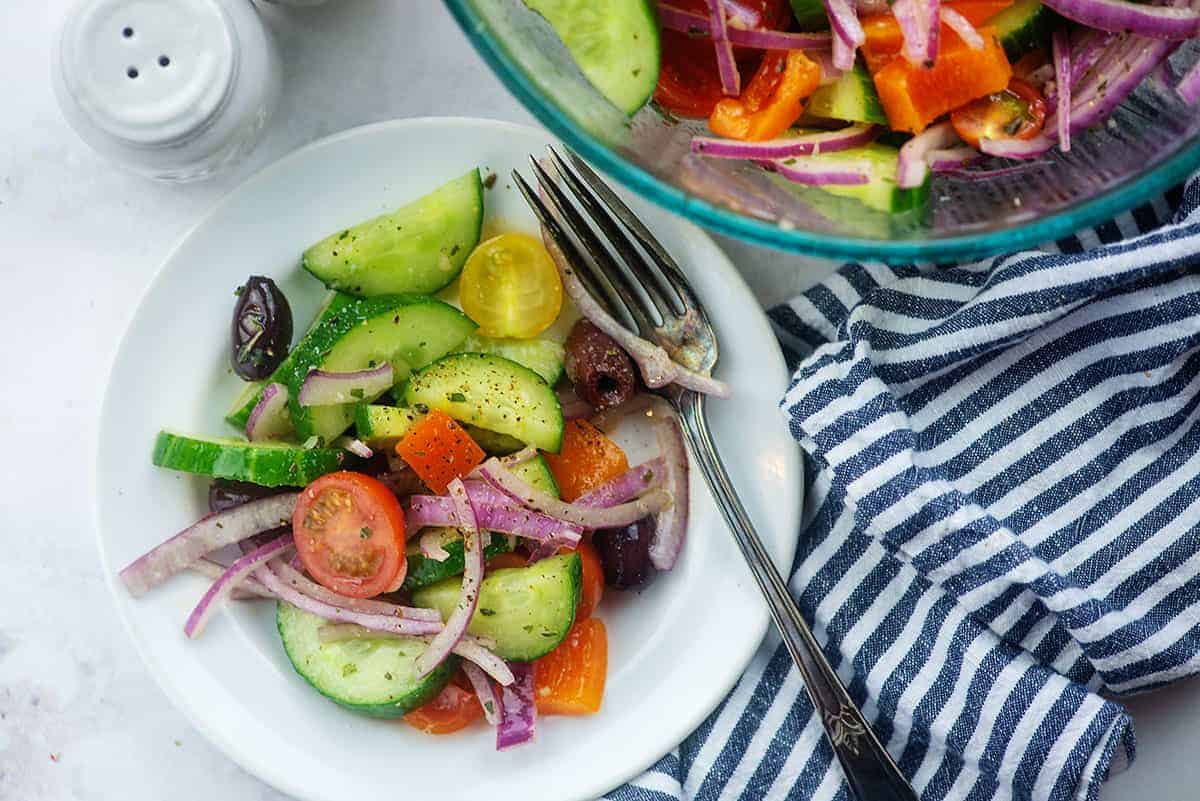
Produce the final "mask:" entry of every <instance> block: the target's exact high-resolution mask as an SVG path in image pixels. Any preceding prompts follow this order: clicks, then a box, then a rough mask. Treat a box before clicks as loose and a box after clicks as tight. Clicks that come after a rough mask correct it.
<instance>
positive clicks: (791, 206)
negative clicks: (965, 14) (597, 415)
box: [445, 0, 1200, 263]
mask: <svg viewBox="0 0 1200 801" xmlns="http://www.w3.org/2000/svg"><path fill="white" fill-rule="evenodd" d="M445 3H446V5H447V7H448V8H449V9H450V12H451V13H452V14H453V15H454V17H455V19H456V20H457V21H458V23H459V25H461V26H462V29H463V30H464V31H465V32H466V34H467V38H468V39H470V40H471V43H472V44H473V45H474V47H475V49H476V50H478V51H479V53H480V54H481V55H482V56H483V58H484V60H485V61H486V62H487V63H488V65H489V66H490V67H491V69H492V70H493V71H494V72H495V73H496V74H497V75H498V76H499V77H500V79H501V80H502V81H503V82H504V84H505V85H506V86H507V87H508V88H509V90H510V91H512V93H513V94H514V95H516V97H517V99H518V100H520V101H521V102H522V103H523V104H524V105H525V106H526V107H527V108H528V109H529V110H530V111H531V112H533V114H534V115H535V116H536V117H537V118H538V119H539V120H541V122H542V123H543V124H544V125H545V126H546V127H547V128H549V129H550V130H551V131H552V132H553V133H554V134H555V135H556V136H558V137H559V138H560V139H562V140H563V141H564V142H566V143H567V144H568V145H570V146H571V147H572V148H574V149H575V150H576V152H578V153H579V154H580V155H582V156H583V157H585V158H586V159H588V160H589V161H591V162H592V163H593V164H595V165H597V166H598V167H600V168H601V169H602V170H604V171H605V172H607V173H609V174H610V175H612V176H614V177H615V178H617V179H618V180H619V181H621V182H622V183H624V184H625V185H626V186H628V187H630V188H631V189H633V190H634V191H636V192H638V193H640V194H641V195H643V196H645V197H646V198H648V199H650V200H651V201H653V202H656V203H658V204H660V205H662V206H664V207H666V208H668V209H670V210H672V211H675V212H677V213H679V214H681V215H683V216H685V217H688V218H690V219H692V220H694V221H695V222H697V223H700V224H701V225H703V226H706V227H708V228H710V229H712V230H714V231H719V232H720V233H723V234H727V235H729V236H733V237H737V238H739V239H742V240H745V241H747V242H752V243H755V244H759V245H767V246H770V247H774V248H778V249H780V250H786V251H793V252H796V253H803V254H806V255H815V256H825V257H830V258H836V259H851V260H859V259H869V260H882V261H887V262H889V263H908V262H914V261H937V262H945V261H951V260H963V259H968V258H977V257H982V256H986V255H991V254H995V253H1001V252H1011V251H1014V250H1019V249H1021V248H1023V247H1027V246H1030V245H1036V244H1038V243H1041V242H1046V241H1049V240H1052V239H1057V238H1059V237H1062V236H1065V235H1067V234H1070V233H1073V232H1074V231H1077V230H1079V229H1080V228H1085V227H1088V226H1091V225H1095V224H1096V223H1099V222H1102V221H1104V220H1106V219H1109V218H1111V217H1113V216H1114V215H1116V214H1119V213H1121V212H1123V211H1127V210H1129V209H1131V208H1133V207H1135V206H1137V205H1139V204H1141V203H1142V202H1144V201H1146V200H1148V199H1150V198H1152V197H1153V196H1155V195H1156V194H1158V193H1161V192H1163V191H1164V190H1166V189H1167V188H1168V187H1170V186H1171V185H1173V184H1175V183H1177V182H1179V181H1180V180H1182V179H1183V178H1185V177H1186V176H1187V175H1188V174H1189V173H1190V172H1191V171H1192V170H1194V169H1195V168H1196V167H1197V165H1200V109H1197V108H1195V107H1188V106H1186V105H1185V104H1184V103H1183V102H1182V101H1181V100H1180V99H1179V98H1178V96H1177V95H1176V94H1175V93H1174V92H1173V91H1172V90H1170V89H1169V88H1167V87H1166V86H1165V85H1164V84H1163V83H1162V82H1161V79H1160V78H1158V77H1151V78H1149V79H1147V80H1146V81H1144V82H1143V83H1142V86H1141V87H1139V88H1138V90H1137V91H1136V92H1135V93H1134V94H1133V95H1132V96H1131V97H1130V98H1129V99H1127V100H1126V102H1125V103H1124V104H1123V105H1122V106H1121V108H1120V109H1118V111H1117V113H1116V114H1114V115H1113V116H1112V117H1111V118H1110V119H1109V121H1108V123H1106V124H1105V125H1102V126H1099V127H1097V128H1096V129H1093V130H1090V131H1087V132H1086V133H1084V134H1082V135H1078V136H1075V137H1073V138H1072V148H1071V152H1070V153H1069V154H1065V155H1064V154H1062V153H1059V152H1057V150H1056V151H1053V153H1052V154H1048V155H1047V157H1045V159H1044V160H1043V162H1042V163H1040V164H1039V165H1037V166H1034V167H1031V168H1029V169H1027V170H1024V171H1021V172H1019V173H1016V174H1009V175H1003V176H999V177H994V178H988V179H986V180H973V181H967V180H963V179H957V178H947V177H942V176H938V177H935V178H934V182H933V187H932V190H931V193H930V195H931V202H930V206H929V208H928V210H926V211H925V212H924V213H922V214H920V215H917V214H915V213H910V214H908V215H889V214H884V213H882V212H876V211H874V210H871V209H868V208H867V207H865V206H863V205H861V204H859V203H857V202H855V201H851V200H845V199H840V198H835V197H833V196H832V195H829V194H827V193H825V192H822V191H821V190H819V189H813V188H807V187H798V186H795V185H792V184H788V183H787V182H786V181H785V180H784V179H782V178H780V177H778V176H773V175H771V174H769V173H767V172H765V171H764V170H761V169H759V168H757V167H754V166H751V165H747V164H740V163H737V162H731V161H724V160H717V159H704V158H701V157H698V156H693V155H691V154H690V153H689V148H688V145H689V140H690V139H691V137H692V135H693V134H695V133H698V132H700V131H701V130H702V129H703V123H702V122H695V121H685V120H678V119H675V118H672V117H671V116H670V115H667V114H664V113H663V112H661V111H660V110H659V109H658V108H656V107H655V106H654V105H653V104H650V105H648V106H646V107H645V108H643V109H641V110H640V111H639V112H638V113H637V114H636V115H634V116H633V117H632V118H628V117H626V116H625V115H624V114H622V113H621V112H620V111H619V110H617V109H616V108H615V107H613V106H612V105H610V104H609V103H608V102H607V101H606V100H605V99H604V98H603V97H601V96H600V94H599V93H597V92H596V90H595V89H593V88H592V86H591V85H590V84H589V83H588V82H587V80H586V79H585V78H584V77H583V75H582V73H581V72H580V71H579V70H578V68H577V67H576V66H575V64H574V62H573V61H572V60H571V58H570V56H569V55H568V53H567V51H566V49H565V48H564V47H563V46H562V44H561V43H560V42H559V40H558V37H557V36H556V35H555V34H554V32H553V30H551V29H550V27H549V25H547V24H546V22H545V21H544V20H543V19H542V18H541V17H540V16H538V15H537V14H535V13H534V12H532V11H530V10H529V9H528V8H526V7H525V5H524V4H523V3H522V2H521V0H445ZM1198 56H1200V47H1198V46H1197V44H1196V42H1189V43H1186V44H1185V45H1184V47H1182V48H1180V50H1179V51H1177V52H1176V53H1175V55H1174V56H1173V57H1172V60H1171V65H1172V67H1173V68H1174V71H1175V73H1176V74H1181V72H1182V71H1183V70H1186V69H1187V68H1188V67H1189V66H1190V65H1191V64H1192V63H1194V62H1195V61H1196V59H1197V57H1198ZM985 166H988V165H985ZM992 166H994V165H992Z"/></svg>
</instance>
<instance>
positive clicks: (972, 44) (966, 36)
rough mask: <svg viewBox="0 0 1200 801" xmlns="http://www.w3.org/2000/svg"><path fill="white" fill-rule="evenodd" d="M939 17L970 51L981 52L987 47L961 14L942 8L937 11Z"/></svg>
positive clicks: (951, 9) (973, 27)
mask: <svg viewBox="0 0 1200 801" xmlns="http://www.w3.org/2000/svg"><path fill="white" fill-rule="evenodd" d="M939 17H940V18H941V20H942V22H944V23H946V27H947V28H949V29H950V30H952V31H954V32H955V33H957V34H958V38H959V39H962V40H963V44H965V45H966V46H967V47H969V48H970V49H972V50H982V49H983V48H984V47H986V46H987V43H986V42H984V41H983V37H982V36H980V35H979V31H977V30H975V26H974V25H972V24H971V21H970V20H969V19H967V18H966V17H964V16H963V15H962V14H960V13H958V12H957V11H955V10H954V9H953V8H949V7H946V6H943V7H942V9H941V10H940V11H939Z"/></svg>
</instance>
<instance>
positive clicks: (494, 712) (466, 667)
mask: <svg viewBox="0 0 1200 801" xmlns="http://www.w3.org/2000/svg"><path fill="white" fill-rule="evenodd" d="M462 668H463V673H465V674H467V681H469V682H471V686H472V687H474V688H475V697H476V698H478V699H479V705H480V706H481V707H483V717H484V719H485V720H487V722H488V723H490V724H491V725H493V726H495V725H497V724H498V723H499V722H500V699H499V698H497V697H496V688H495V687H493V686H492V682H491V679H489V678H488V677H487V674H486V673H484V672H483V669H482V668H481V667H479V665H476V664H475V663H474V662H464V663H463V666H462Z"/></svg>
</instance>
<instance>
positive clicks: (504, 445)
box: [463, 423, 525, 456]
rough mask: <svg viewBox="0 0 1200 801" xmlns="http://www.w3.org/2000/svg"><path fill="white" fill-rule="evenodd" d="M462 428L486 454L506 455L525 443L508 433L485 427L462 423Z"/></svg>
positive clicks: (522, 446) (517, 449)
mask: <svg viewBox="0 0 1200 801" xmlns="http://www.w3.org/2000/svg"><path fill="white" fill-rule="evenodd" d="M463 428H465V429H466V430H467V433H468V434H470V435H471V439H473V440H475V442H476V444H477V445H479V447H481V448H483V449H484V450H485V451H487V454H488V456H508V455H509V454H510V453H516V452H517V451H519V450H521V449H522V448H524V447H525V443H524V442H521V440H519V439H516V438H515V437H510V436H509V435H508V434H498V433H496V432H495V431H488V430H487V429H486V428H480V427H479V426H473V425H471V424H470V423H464V424H463Z"/></svg>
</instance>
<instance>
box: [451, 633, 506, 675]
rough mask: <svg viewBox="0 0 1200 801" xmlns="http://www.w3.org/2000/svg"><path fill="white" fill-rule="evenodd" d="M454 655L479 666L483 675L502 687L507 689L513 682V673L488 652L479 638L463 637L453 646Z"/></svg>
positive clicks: (468, 635) (498, 658) (503, 662)
mask: <svg viewBox="0 0 1200 801" xmlns="http://www.w3.org/2000/svg"><path fill="white" fill-rule="evenodd" d="M493 647H494V644H493ZM454 653H456V654H458V655H459V656H461V657H462V658H463V659H466V660H468V661H471V662H474V663H475V664H476V665H479V667H481V668H482V669H483V672H484V673H486V674H488V675H489V676H491V677H492V678H493V679H495V680H496V683H497V684H499V685H500V686H502V687H507V686H508V685H510V684H512V683H513V681H514V676H513V672H512V670H510V669H509V666H508V664H506V663H505V661H504V660H503V659H501V658H500V657H498V656H496V655H495V654H494V653H492V652H491V651H490V650H488V647H487V644H485V642H484V641H483V638H481V637H472V636H471V635H470V634H467V635H465V636H464V637H463V638H462V639H461V640H459V641H458V645H456V646H454Z"/></svg>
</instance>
